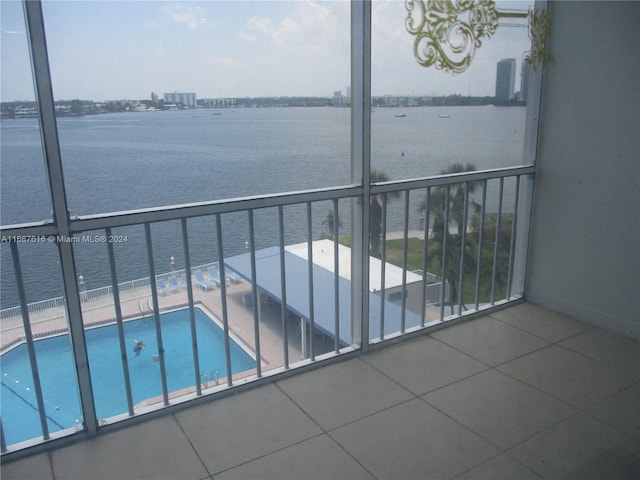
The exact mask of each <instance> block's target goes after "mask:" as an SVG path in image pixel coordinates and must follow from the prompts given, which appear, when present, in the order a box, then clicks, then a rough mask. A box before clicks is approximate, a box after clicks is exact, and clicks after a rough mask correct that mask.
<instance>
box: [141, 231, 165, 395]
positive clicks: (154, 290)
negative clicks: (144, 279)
mask: <svg viewBox="0 0 640 480" xmlns="http://www.w3.org/2000/svg"><path fill="white" fill-rule="evenodd" d="M144 233H145V238H146V241H147V259H148V261H149V280H150V281H149V284H150V285H151V300H152V302H153V318H154V320H155V327H156V343H157V345H158V358H159V360H160V380H161V382H162V399H163V402H164V405H165V406H168V405H169V389H168V387H167V367H166V365H165V358H164V346H163V343H162V327H161V322H160V303H159V302H158V286H157V285H156V281H157V278H156V267H155V264H154V261H153V244H152V242H151V225H149V224H148V223H145V224H144Z"/></svg>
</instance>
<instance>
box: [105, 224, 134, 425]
mask: <svg viewBox="0 0 640 480" xmlns="http://www.w3.org/2000/svg"><path fill="white" fill-rule="evenodd" d="M105 234H106V237H107V238H111V229H110V228H105ZM107 253H108V255H109V271H110V273H111V291H112V292H113V306H114V308H115V313H116V327H117V331H118V344H119V346H120V360H121V362H122V375H123V377H124V388H125V392H126V396H127V409H128V410H129V416H130V417H133V416H134V415H135V412H134V410H133V394H132V393H131V376H130V375H129V363H128V361H127V345H126V342H125V339H124V324H123V323H122V307H121V306H120V291H119V290H118V275H117V272H116V257H115V253H114V251H113V242H107Z"/></svg>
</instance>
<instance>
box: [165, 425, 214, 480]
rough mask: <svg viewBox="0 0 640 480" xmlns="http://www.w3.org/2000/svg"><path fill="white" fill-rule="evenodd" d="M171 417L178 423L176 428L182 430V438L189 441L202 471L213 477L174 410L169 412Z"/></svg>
mask: <svg viewBox="0 0 640 480" xmlns="http://www.w3.org/2000/svg"><path fill="white" fill-rule="evenodd" d="M171 417H172V418H173V420H174V421H175V422H176V424H177V425H178V428H179V429H180V431H181V432H182V435H184V438H185V439H186V440H187V442H188V443H189V446H190V447H191V449H192V450H193V453H195V454H196V457H197V458H198V460H199V461H200V464H201V465H202V467H203V468H204V471H205V472H207V475H208V476H209V478H213V474H212V473H211V472H210V471H209V469H208V468H207V465H206V463H205V462H204V460H203V459H202V457H201V456H200V452H198V449H197V448H196V446H195V445H194V444H193V442H192V441H191V439H190V438H189V435H187V432H185V431H184V428H182V424H181V423H180V421H179V420H178V417H176V414H175V412H173V413H172V414H171Z"/></svg>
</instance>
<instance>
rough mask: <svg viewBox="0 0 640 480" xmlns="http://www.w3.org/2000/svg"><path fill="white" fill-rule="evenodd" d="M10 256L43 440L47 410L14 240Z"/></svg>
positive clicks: (47, 430)
mask: <svg viewBox="0 0 640 480" xmlns="http://www.w3.org/2000/svg"><path fill="white" fill-rule="evenodd" d="M11 257H12V259H13V269H14V273H15V277H16V286H17V287H18V296H19V297H20V309H21V310H22V325H23V328H24V337H25V340H26V342H27V352H28V353H29V364H30V365H31V377H32V379H33V389H34V390H35V395H36V403H37V404H38V415H39V417H40V427H41V428H42V438H43V439H44V440H49V425H48V424H47V411H46V409H45V405H44V397H43V395H42V384H41V382H40V372H39V370H38V360H37V358H36V348H35V345H34V342H33V334H32V332H31V320H30V318H29V305H28V304H27V296H26V293H25V291H24V282H23V279H22V267H21V265H20V256H19V254H18V245H17V244H16V243H14V242H11Z"/></svg>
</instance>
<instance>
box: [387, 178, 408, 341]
mask: <svg viewBox="0 0 640 480" xmlns="http://www.w3.org/2000/svg"><path fill="white" fill-rule="evenodd" d="M383 241H384V242H385V243H386V238H385V239H384V240H383ZM408 252H409V190H405V191H404V228H403V234H402V311H401V312H400V333H404V330H405V324H406V313H407V256H408Z"/></svg>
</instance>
